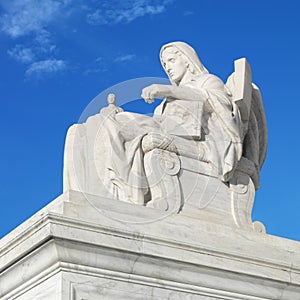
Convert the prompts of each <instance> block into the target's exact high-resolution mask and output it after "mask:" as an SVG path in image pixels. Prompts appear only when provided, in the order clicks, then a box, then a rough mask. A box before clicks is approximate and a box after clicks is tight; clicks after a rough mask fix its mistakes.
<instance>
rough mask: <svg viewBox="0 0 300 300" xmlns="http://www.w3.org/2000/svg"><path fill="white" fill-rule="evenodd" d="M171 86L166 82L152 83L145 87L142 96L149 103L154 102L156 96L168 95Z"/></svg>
mask: <svg viewBox="0 0 300 300" xmlns="http://www.w3.org/2000/svg"><path fill="white" fill-rule="evenodd" d="M168 91H169V86H168V85H164V84H151V85H149V86H147V87H145V88H144V89H143V91H142V95H141V97H142V98H143V99H145V101H146V102H147V103H152V102H153V101H154V98H164V97H167V96H168Z"/></svg>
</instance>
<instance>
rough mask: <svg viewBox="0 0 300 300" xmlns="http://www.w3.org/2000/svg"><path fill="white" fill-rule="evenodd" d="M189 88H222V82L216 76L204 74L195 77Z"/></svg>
mask: <svg viewBox="0 0 300 300" xmlns="http://www.w3.org/2000/svg"><path fill="white" fill-rule="evenodd" d="M190 86H192V87H195V88H222V89H223V88H224V82H223V81H222V80H221V79H220V78H219V77H218V76H216V75H213V74H210V73H205V74H201V75H198V76H196V77H195V78H194V79H193V80H192V81H191V82H190Z"/></svg>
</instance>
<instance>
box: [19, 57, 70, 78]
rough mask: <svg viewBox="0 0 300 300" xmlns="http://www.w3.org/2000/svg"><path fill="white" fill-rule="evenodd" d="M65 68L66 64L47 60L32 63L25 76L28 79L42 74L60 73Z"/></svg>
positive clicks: (56, 60)
mask: <svg viewBox="0 0 300 300" xmlns="http://www.w3.org/2000/svg"><path fill="white" fill-rule="evenodd" d="M65 68H66V62H65V61H63V60H58V59H47V60H42V61H38V62H34V63H33V64H31V65H30V67H29V68H28V69H27V71H26V73H25V75H26V77H30V76H32V75H35V76H37V77H40V76H41V75H44V74H53V73H57V72H59V71H62V70H64V69H65Z"/></svg>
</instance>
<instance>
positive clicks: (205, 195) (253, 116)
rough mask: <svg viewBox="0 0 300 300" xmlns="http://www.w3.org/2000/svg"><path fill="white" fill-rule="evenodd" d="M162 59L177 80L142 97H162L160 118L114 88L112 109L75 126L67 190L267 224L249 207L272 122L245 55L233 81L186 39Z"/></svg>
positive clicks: (243, 224)
mask: <svg viewBox="0 0 300 300" xmlns="http://www.w3.org/2000/svg"><path fill="white" fill-rule="evenodd" d="M160 60H161V64H162V67H163V68H164V71H165V72H166V74H167V76H168V77H169V79H170V84H168V85H165V84H164V85H163V84H152V85H150V86H147V87H145V88H144V89H143V90H142V95H141V96H142V97H143V98H144V99H145V101H146V102H149V103H151V102H153V100H154V99H155V98H164V100H163V101H162V103H161V104H160V105H159V106H158V107H157V108H156V109H155V112H154V116H153V117H149V116H146V115H140V114H135V113H130V112H123V111H122V110H121V109H120V108H118V107H117V106H116V105H115V104H116V99H115V96H114V95H112V94H111V95H109V96H108V107H106V108H104V109H102V110H101V112H100V113H99V114H97V115H94V116H91V117H89V118H88V119H87V121H86V122H85V123H83V124H75V125H73V126H71V127H70V129H69V131H68V134H67V137H66V144H65V155H64V190H69V189H72V190H80V191H82V192H84V193H88V194H93V195H98V196H101V197H107V198H113V199H117V200H121V201H124V202H128V203H134V204H137V205H147V206H149V207H153V208H157V209H160V210H162V211H177V212H181V211H191V210H192V209H195V210H201V211H204V210H206V211H207V215H211V214H212V215H213V214H216V215H217V216H218V217H219V218H221V219H222V218H224V219H226V222H227V223H234V224H235V225H236V226H237V227H239V228H244V229H248V230H250V231H251V230H258V231H264V227H263V225H262V224H259V223H255V224H253V223H252V219H251V213H252V206H253V201H254V196H255V190H256V189H258V188H259V182H260V180H259V175H260V168H261V167H262V164H263V162H264V159H265V155H266V146H267V128H266V122H265V115H264V110H263V104H262V98H261V95H260V92H259V89H258V88H257V87H256V86H255V85H254V84H253V83H252V73H251V68H250V65H249V64H248V62H247V60H246V59H245V58H242V59H238V60H236V61H235V62H234V72H233V74H231V75H230V76H229V78H228V80H227V82H226V84H224V83H223V82H222V80H221V79H220V78H218V77H217V76H215V75H213V74H211V73H209V72H208V70H207V69H206V68H205V67H204V66H203V64H202V63H201V61H200V59H199V57H198V55H197V54H196V52H195V50H194V49H193V48H192V47H191V46H190V45H188V44H186V43H183V42H171V43H169V44H166V45H164V46H162V48H161V51H160ZM195 213H196V212H195ZM199 214H201V212H199ZM206 218H207V217H206Z"/></svg>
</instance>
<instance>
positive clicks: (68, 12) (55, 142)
mask: <svg viewBox="0 0 300 300" xmlns="http://www.w3.org/2000/svg"><path fill="white" fill-rule="evenodd" d="M299 11H300V4H299V1H297V0H286V1H277V0H273V1H262V0H252V1H241V0H230V1H225V0H199V1H196V0H194V1H193V0H185V1H182V0H157V1H156V0H125V1H114V0H110V1H109V0H108V1H105V0H103V1H100V0H99V1H97V0H43V1H39V0H0V90H1V94H0V103H1V118H0V122H1V126H0V128H1V129H0V130H1V137H2V142H1V148H0V165H1V170H2V172H1V173H0V201H1V210H0V237H1V236H4V235H5V234H6V233H8V232H9V231H10V230H12V229H13V228H15V227H16V226H17V225H18V224H20V223H21V222H23V221H24V220H26V219H27V218H28V217H30V216H31V215H32V214H33V213H34V212H36V211H38V210H39V209H40V208H42V207H43V206H45V205H46V204H47V203H49V202H50V201H51V200H53V199H54V198H55V197H56V196H58V195H59V194H60V193H61V192H62V164H63V147H64V138H65V134H66V131H67V129H68V127H69V126H70V125H71V124H73V123H76V122H77V121H78V119H79V117H80V115H81V113H82V112H83V110H84V109H85V107H86V106H87V105H88V104H89V103H90V101H91V100H92V99H93V98H94V97H96V96H97V95H98V94H99V93H101V92H102V91H104V90H106V89H107V88H109V87H111V86H113V85H115V84H117V83H120V82H122V81H125V80H128V79H134V78H139V77H166V75H165V74H164V72H163V69H162V67H161V66H160V63H159V58H158V52H159V49H160V47H161V45H163V44H164V43H167V42H170V41H175V40H181V41H185V42H188V43H190V44H191V45H192V46H193V47H194V48H195V49H196V50H197V52H198V54H199V56H200V58H201V60H202V62H203V63H204V65H205V66H206V67H207V68H208V69H209V70H210V71H211V72H212V73H214V74H217V75H218V76H219V77H220V78H222V79H223V80H226V78H227V76H228V75H229V74H230V73H231V72H232V70H233V61H234V60H235V59H237V58H240V57H247V58H248V60H249V62H250V64H251V67H252V72H253V81H254V82H255V83H256V84H257V85H258V86H259V87H260V89H261V92H262V95H263V100H264V105H265V111H266V115H267V122H268V130H269V146H268V154H267V159H266V162H265V165H264V167H263V171H262V181H261V189H260V190H259V191H258V193H257V196H256V202H255V207H254V212H253V219H254V220H260V221H262V222H263V223H264V224H265V225H266V228H267V231H268V233H270V234H274V235H278V236H283V237H287V238H291V239H295V240H299V241H300V218H299V212H300V196H299V189H298V188H299V185H300V184H299V181H300V180H299V179H300V176H299V170H300V155H299V154H300V141H299V137H300V134H299V130H300V125H299V119H300V115H299V109H300V96H299V88H298V87H299V80H300V75H299V69H298V68H299V67H300V58H299V53H300V41H299V39H300V24H299V23H300V21H299ZM117 96H118V95H117ZM136 109H137V110H138V111H141V110H142V111H143V110H145V109H146V106H138V107H137V108H136Z"/></svg>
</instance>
